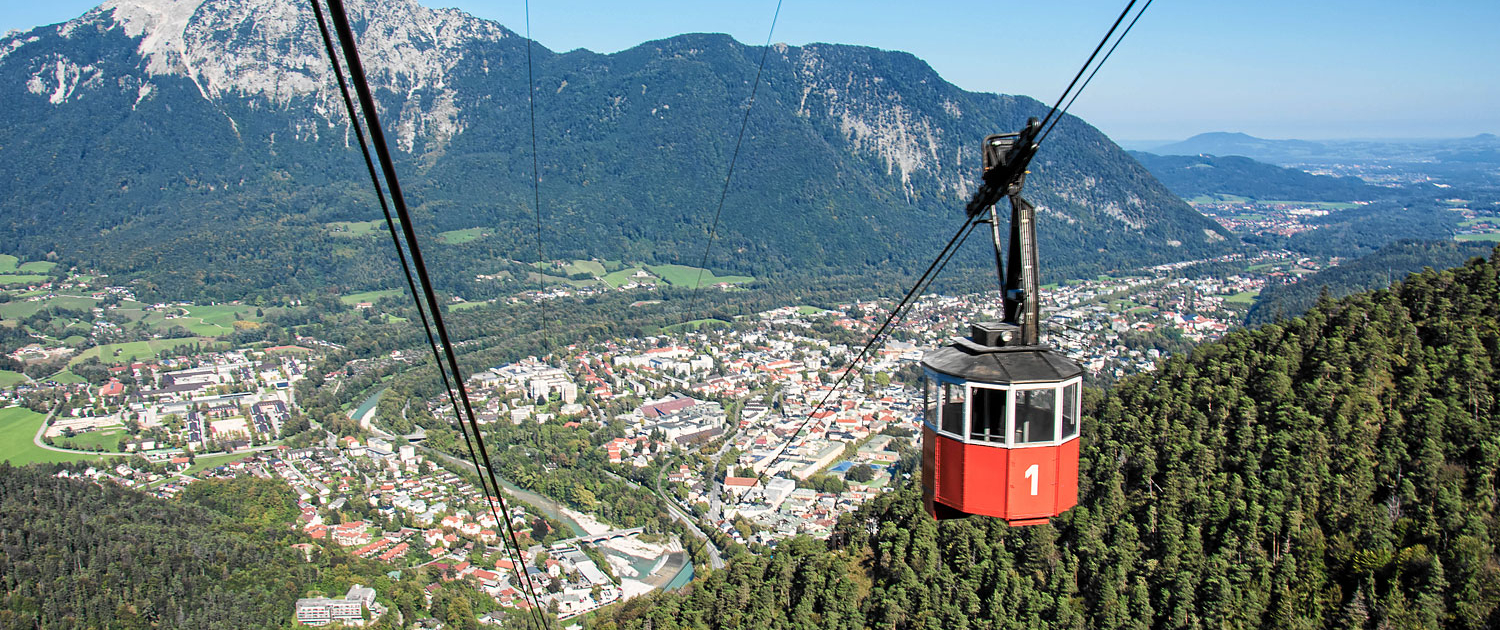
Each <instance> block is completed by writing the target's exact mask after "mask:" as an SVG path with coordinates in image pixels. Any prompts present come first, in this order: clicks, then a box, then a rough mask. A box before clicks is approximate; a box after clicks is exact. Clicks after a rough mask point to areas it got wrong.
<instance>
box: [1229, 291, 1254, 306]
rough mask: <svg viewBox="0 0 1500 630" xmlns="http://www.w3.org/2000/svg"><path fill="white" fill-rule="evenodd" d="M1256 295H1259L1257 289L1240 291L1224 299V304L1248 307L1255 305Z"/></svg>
mask: <svg viewBox="0 0 1500 630" xmlns="http://www.w3.org/2000/svg"><path fill="white" fill-rule="evenodd" d="M1257 295H1260V290H1258V289H1257V290H1255V291H1241V292H1239V293H1236V294H1234V295H1231V296H1229V297H1227V298H1224V302H1225V303H1226V304H1244V305H1245V306H1249V305H1251V304H1254V303H1255V296H1257Z"/></svg>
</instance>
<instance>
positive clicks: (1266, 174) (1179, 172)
mask: <svg viewBox="0 0 1500 630" xmlns="http://www.w3.org/2000/svg"><path fill="white" fill-rule="evenodd" d="M1130 156H1131V157H1133V158H1135V159H1136V160H1138V161H1140V163H1141V166H1144V167H1146V170H1148V171H1151V174H1152V175H1155V176H1156V178H1157V179H1159V180H1161V183H1162V184H1165V185H1166V187H1167V188H1168V189H1170V190H1171V191H1172V192H1174V193H1176V194H1177V196H1179V197H1182V198H1184V199H1191V198H1193V197H1197V196H1199V195H1236V196H1241V197H1247V198H1250V199H1256V200H1271V199H1296V200H1298V201H1353V200H1356V199H1358V200H1371V199H1382V198H1386V197H1391V196H1393V195H1395V194H1396V192H1395V191H1393V190H1391V189H1388V188H1380V187H1378V186H1371V185H1369V184H1366V183H1365V182H1364V180H1361V179H1359V178H1358V177H1335V176H1332V175H1313V174H1311V173H1308V172H1306V171H1303V170H1300V169H1295V168H1284V167H1280V166H1276V165H1274V164H1266V163H1264V162H1257V161H1255V160H1252V159H1250V158H1247V157H1240V156H1236V155H1228V156H1222V157H1221V156H1213V155H1192V156H1189V155H1156V154H1153V153H1143V152H1140V151H1131V152H1130Z"/></svg>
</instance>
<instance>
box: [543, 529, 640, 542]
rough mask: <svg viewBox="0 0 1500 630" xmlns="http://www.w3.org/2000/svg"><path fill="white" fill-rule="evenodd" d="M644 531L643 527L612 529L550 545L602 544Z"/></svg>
mask: <svg viewBox="0 0 1500 630" xmlns="http://www.w3.org/2000/svg"><path fill="white" fill-rule="evenodd" d="M644 531H646V528H645V527H632V528H630V529H612V530H609V531H607V532H600V533H597V534H589V535H585V536H574V537H572V538H568V539H566V540H559V541H557V542H555V543H552V545H553V546H554V547H555V546H557V545H571V544H574V543H588V544H598V543H601V542H604V541H606V540H610V539H614V538H625V537H626V536H634V535H636V534H639V533H641V532H644Z"/></svg>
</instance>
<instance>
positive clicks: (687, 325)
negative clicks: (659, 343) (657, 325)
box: [662, 317, 729, 332]
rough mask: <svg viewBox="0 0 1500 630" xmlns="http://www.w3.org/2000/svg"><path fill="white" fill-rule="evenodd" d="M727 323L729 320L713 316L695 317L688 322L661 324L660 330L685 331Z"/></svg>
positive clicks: (726, 324)
mask: <svg viewBox="0 0 1500 630" xmlns="http://www.w3.org/2000/svg"><path fill="white" fill-rule="evenodd" d="M728 325H729V322H727V321H724V320H722V319H714V318H711V317H710V318H708V319H695V320H693V321H690V322H682V323H681V324H672V325H671V326H663V327H662V331H663V332H682V331H685V330H701V329H702V328H703V327H704V326H707V327H709V328H716V327H718V326H728Z"/></svg>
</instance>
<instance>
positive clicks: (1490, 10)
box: [0, 0, 1500, 142]
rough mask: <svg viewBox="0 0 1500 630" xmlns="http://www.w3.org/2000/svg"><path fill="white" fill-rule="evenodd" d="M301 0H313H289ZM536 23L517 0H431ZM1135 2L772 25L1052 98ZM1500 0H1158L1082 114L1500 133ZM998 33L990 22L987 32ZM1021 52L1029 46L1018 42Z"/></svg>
mask: <svg viewBox="0 0 1500 630" xmlns="http://www.w3.org/2000/svg"><path fill="white" fill-rule="evenodd" d="M287 1H289V2H301V1H304V0H287ZM419 1H422V3H423V4H425V5H427V6H433V7H449V6H451V7H456V8H459V9H461V10H464V11H467V12H469V13H471V14H473V15H475V16H477V17H481V18H485V19H490V20H495V21H498V22H500V23H501V24H503V25H505V26H506V27H507V28H509V29H511V30H514V31H517V32H521V33H524V32H525V30H526V19H525V15H524V13H523V4H522V3H521V2H517V1H514V0H509V1H506V2H500V1H498V0H425V1H423V0H419ZM96 4H97V2H95V1H94V0H58V1H56V2H51V3H45V4H43V3H33V2H28V1H26V0H0V7H3V10H0V31H10V30H12V29H20V30H29V29H30V28H32V27H34V26H37V25H44V24H53V23H58V22H63V21H67V20H69V19H72V18H74V17H77V16H78V15H81V14H83V13H84V12H86V11H87V10H89V9H90V8H92V7H93V6H95V5H96ZM1123 6H1124V4H1123V2H1121V1H1120V0H1111V1H1109V2H1105V1H1104V0H1080V1H1079V2H1077V3H1076V4H1075V6H1070V7H1068V8H1067V9H1066V10H1061V11H1060V10H1057V9H1056V7H1055V5H1054V4H1053V3H1023V4H1012V5H1004V4H1001V3H993V2H990V3H979V2H975V3H954V2H942V3H939V4H934V5H924V6H922V7H920V8H915V7H914V5H910V4H908V3H904V2H898V1H895V0H871V1H868V2H859V3H855V2H852V1H849V0H839V1H837V2H821V3H807V2H796V1H791V2H785V3H784V4H783V6H782V7H781V14H780V18H779V20H778V22H777V25H776V32H775V35H774V36H773V37H772V40H773V41H776V42H785V43H789V44H793V45H800V44H807V43H811V42H836V43H844V44H857V45H865V46H873V47H877V48H883V49H888V50H901V51H906V52H909V53H912V54H913V55H916V56H917V57H919V58H921V59H923V60H925V61H927V62H928V63H929V64H931V65H932V66H933V67H934V68H935V69H936V70H937V71H938V72H939V73H940V74H941V75H942V76H943V77H944V78H945V79H947V80H948V81H951V82H953V83H954V84H956V85H958V86H960V87H963V88H964V89H968V90H974V91H985V92H1003V93H1007V94H1024V95H1027V96H1031V97H1033V98H1036V99H1038V100H1042V101H1046V102H1048V103H1050V102H1051V101H1052V100H1053V99H1055V98H1056V96H1057V94H1059V93H1061V91H1062V89H1063V88H1064V87H1065V86H1066V85H1067V81H1068V80H1069V79H1071V78H1072V76H1073V73H1074V72H1076V71H1077V69H1078V67H1079V66H1080V65H1081V64H1082V63H1083V60H1084V59H1086V58H1087V56H1088V53H1089V52H1090V51H1091V50H1092V48H1093V46H1094V45H1095V44H1096V43H1097V42H1098V40H1099V38H1100V37H1101V36H1102V35H1103V34H1104V32H1105V31H1106V30H1107V29H1108V27H1109V24H1110V22H1111V21H1113V19H1114V17H1115V16H1116V15H1117V14H1118V12H1119V10H1120V9H1121V8H1122V7H1123ZM775 9H776V3H775V2H773V1H769V0H760V1H758V2H752V3H698V2H687V1H684V0H673V1H650V2H640V3H634V4H633V5H632V6H631V7H630V10H628V11H621V10H620V8H619V4H618V3H613V2H606V1H604V0H574V1H572V2H568V3H547V2H536V3H533V4H532V7H531V20H530V21H531V27H532V28H531V30H532V35H533V37H534V38H535V39H536V41H537V42H538V43H540V44H541V45H543V46H546V47H548V48H549V49H552V50H555V51H560V52H561V51H568V50H573V49H576V48H587V49H589V50H593V51H595V52H601V53H610V52H617V51H620V50H624V49H627V48H630V47H632V46H635V45H638V44H640V43H642V42H647V41H651V40H655V39H661V38H665V37H670V36H673V35H677V34H680V33H686V32H723V33H728V34H730V35H732V36H733V37H735V38H736V39H738V40H739V41H741V42H745V43H748V44H752V45H759V44H761V43H763V42H764V41H765V39H766V31H767V29H768V28H769V26H770V23H771V16H772V13H773V11H774V10H775ZM1495 24H1500V3H1494V2H1485V1H1483V0H1464V1H1461V2H1454V3H1449V4H1447V5H1446V6H1444V7H1443V8H1442V10H1436V11H1435V10H1431V9H1430V8H1428V7H1426V6H1422V5H1417V4H1411V3H1399V2H1388V1H1384V0H1378V1H1372V2H1349V1H1337V2H1327V3H1313V4H1312V5H1309V4H1308V3H1301V2H1293V1H1291V0H1270V1H1268V2H1261V3H1253V4H1244V5H1231V4H1227V3H1198V2H1183V1H1181V0H1178V1H1177V2H1172V1H1170V0H1162V2H1158V3H1154V4H1153V5H1152V6H1151V7H1150V10H1149V11H1148V12H1147V14H1146V16H1145V17H1143V18H1142V19H1141V21H1140V23H1139V24H1137V25H1136V27H1135V30H1133V31H1132V32H1131V33H1130V36H1129V38H1128V39H1127V40H1126V41H1125V43H1124V44H1122V45H1121V46H1120V48H1119V50H1117V51H1116V53H1115V55H1114V56H1113V57H1112V58H1111V59H1110V61H1109V64H1108V65H1107V66H1106V67H1105V68H1104V69H1103V70H1102V71H1100V73H1099V75H1098V76H1097V77H1096V78H1095V80H1094V82H1093V83H1092V84H1091V85H1090V86H1089V88H1088V91H1087V92H1086V93H1085V94H1084V95H1083V96H1082V97H1081V98H1080V99H1079V100H1078V102H1077V103H1076V104H1075V105H1074V107H1073V109H1072V110H1071V112H1070V113H1073V114H1076V115H1078V116H1080V117H1082V118H1083V119H1085V120H1087V121H1088V122H1090V123H1092V124H1093V125H1095V126H1096V127H1098V128H1099V129H1100V130H1102V131H1104V132H1105V133H1106V134H1108V135H1110V136H1111V137H1112V138H1115V139H1116V140H1119V141H1136V142H1140V141H1149V140H1159V141H1171V140H1181V139H1184V138H1187V137H1189V136H1192V135H1195V134H1198V133H1204V132H1210V131H1231V132H1243V133H1247V134H1250V135H1253V136H1259V137H1264V138H1297V139H1308V140H1319V139H1356V138H1442V137H1461V136H1472V135H1475V134H1479V133H1496V132H1500V107H1496V104H1497V103H1500V79H1497V78H1496V73H1495V72H1494V70H1493V68H1492V67H1491V65H1492V64H1493V62H1494V60H1496V59H1500V40H1497V39H1495V38H1494V37H1492V35H1491V33H1490V32H1489V29H1490V28H1492V27H1493V25H1495ZM986 31H987V32H986ZM1010 51H1020V53H1019V54H1015V55H1011V56H1009V57H1007V56H1005V55H1006V54H1008V53H1010Z"/></svg>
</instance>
